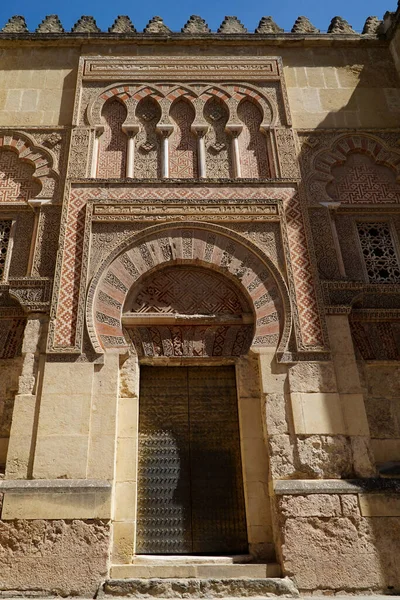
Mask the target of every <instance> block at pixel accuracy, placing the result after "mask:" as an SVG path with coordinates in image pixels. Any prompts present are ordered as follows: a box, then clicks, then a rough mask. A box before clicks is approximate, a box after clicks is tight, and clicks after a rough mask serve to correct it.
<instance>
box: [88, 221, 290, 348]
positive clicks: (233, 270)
mask: <svg viewBox="0 0 400 600" xmlns="http://www.w3.org/2000/svg"><path fill="white" fill-rule="evenodd" d="M173 266H174V267H175V268H178V266H181V267H182V268H183V267H185V269H186V270H182V271H180V272H179V274H180V276H182V275H185V276H187V277H189V275H190V276H191V277H192V279H195V278H196V275H199V274H200V271H199V270H197V271H196V269H201V270H202V273H203V274H204V272H206V271H207V272H209V273H210V275H207V277H208V278H209V279H208V285H209V286H211V287H212V286H213V287H214V290H216V288H217V287H218V286H219V285H220V286H225V291H226V293H228V290H229V291H230V293H231V294H232V297H233V296H235V299H236V302H237V303H238V305H239V304H240V305H241V309H240V310H241V313H242V314H246V315H247V316H246V317H245V321H246V319H247V322H243V320H242V321H241V322H240V323H237V324H236V323H233V321H232V317H234V316H238V315H232V314H231V315H228V313H225V314H224V315H223V318H226V317H227V316H229V318H230V321H231V322H228V323H227V324H225V325H224V327H225V329H224V330H223V331H224V332H225V334H226V333H227V332H228V330H229V332H230V333H229V336H228V338H230V336H233V335H234V334H233V332H235V333H236V334H238V335H239V332H240V336H239V337H241V335H242V334H244V332H245V331H246V336H249V337H248V338H247V337H246V338H245V339H244V340H243V341H242V344H241V348H242V350H244V348H245V347H247V349H248V347H250V345H252V346H256V347H271V348H277V347H278V346H279V349H280V350H281V351H283V350H284V349H285V347H286V344H287V341H288V339H289V335H290V326H291V311H290V300H289V295H288V292H287V289H286V285H285V283H284V280H283V277H282V276H281V274H280V273H279V271H278V270H277V269H276V267H275V266H274V265H273V264H272V262H271V261H270V259H269V258H268V257H267V256H260V252H259V250H258V249H256V248H255V247H253V246H252V244H250V243H249V242H248V241H246V240H243V239H242V238H241V237H240V236H237V235H236V234H234V233H232V232H230V231H229V230H227V229H225V228H224V227H219V226H215V225H209V224H206V223H204V224H199V223H195V224H188V225H186V226H182V225H172V226H171V225H169V224H168V225H167V224H165V225H163V226H155V227H152V228H149V229H147V230H146V233H144V234H143V235H142V236H140V237H137V236H136V237H134V238H131V239H130V240H128V241H126V242H124V243H123V244H122V245H121V246H119V247H118V248H116V249H115V250H114V251H113V252H112V253H111V255H110V256H109V258H108V261H106V263H105V264H103V266H102V268H101V269H100V270H99V271H98V273H97V274H96V275H95V277H94V278H93V281H92V283H91V286H90V288H89V292H88V299H87V326H88V331H89V335H90V338H91V341H92V344H93V347H94V348H95V350H96V351H98V352H104V351H107V350H111V349H120V350H123V349H124V348H126V347H127V340H126V337H125V335H124V331H123V315H124V312H125V313H126V311H128V312H129V308H127V307H128V306H129V303H130V302H132V300H131V298H132V293H135V292H134V291H133V292H131V291H130V290H135V289H136V288H135V286H138V285H139V286H140V285H142V282H143V281H145V282H146V281H147V282H148V281H150V280H149V279H148V277H150V276H151V274H152V273H156V274H157V272H158V271H159V270H160V269H165V268H167V267H170V268H172V267H173ZM165 273H167V271H164V274H165ZM177 273H178V271H177ZM211 273H212V274H211ZM156 277H158V278H160V277H162V275H161V274H160V275H158V276H157V275H156ZM204 281H205V280H204V278H203V285H205V283H204ZM182 285H183V282H182ZM200 304H201V303H200ZM222 320H223V319H222ZM220 325H221V327H222V326H223V323H222V322H221V323H220ZM243 327H245V329H243ZM249 327H251V333H250V331H249ZM232 328H233V329H232ZM238 328H239V329H238ZM221 331H222V330H221ZM235 339H236V338H235ZM203 342H204V343H205V339H204V340H203ZM204 343H203V346H202V347H203V350H204V351H205V346H204ZM226 343H227V344H228V346H229V347H230V350H229V351H228V350H225V351H226V352H228V354H231V353H232V352H233V346H234V345H235V342H232V344H230V343H228V342H226ZM210 344H211V342H210ZM140 345H141V344H140ZM200 345H201V344H200ZM223 346H224V344H223ZM228 346H225V348H227V347H228ZM237 347H238V346H236V348H237ZM242 350H241V351H240V353H242ZM153 351H154V346H153ZM223 352H224V351H223ZM211 355H212V354H211Z"/></svg>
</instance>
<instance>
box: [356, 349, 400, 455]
mask: <svg viewBox="0 0 400 600" xmlns="http://www.w3.org/2000/svg"><path fill="white" fill-rule="evenodd" d="M358 367H359V371H360V379H361V382H362V386H363V393H364V401H365V407H366V411H367V417H368V423H369V428H370V431H371V440H372V441H371V444H372V448H373V451H374V456H375V461H376V463H377V464H378V465H379V464H382V463H385V462H388V461H398V460H399V459H400V366H399V364H398V363H396V362H393V363H392V364H390V363H386V364H383V363H380V362H375V363H374V362H369V363H366V362H364V361H359V362H358Z"/></svg>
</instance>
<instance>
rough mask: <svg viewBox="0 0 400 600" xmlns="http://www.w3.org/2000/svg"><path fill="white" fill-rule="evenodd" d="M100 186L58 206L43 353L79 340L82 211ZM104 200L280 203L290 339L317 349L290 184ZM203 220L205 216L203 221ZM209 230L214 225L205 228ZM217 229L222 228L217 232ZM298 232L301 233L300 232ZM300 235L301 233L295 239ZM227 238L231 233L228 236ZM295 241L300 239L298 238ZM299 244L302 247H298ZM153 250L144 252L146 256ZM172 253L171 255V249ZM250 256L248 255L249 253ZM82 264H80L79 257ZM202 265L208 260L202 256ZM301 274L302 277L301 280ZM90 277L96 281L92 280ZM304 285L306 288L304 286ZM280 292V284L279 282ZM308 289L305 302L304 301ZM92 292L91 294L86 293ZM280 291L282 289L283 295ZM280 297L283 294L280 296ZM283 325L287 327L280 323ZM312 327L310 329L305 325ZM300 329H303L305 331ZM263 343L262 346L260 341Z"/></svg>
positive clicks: (168, 190)
mask: <svg viewBox="0 0 400 600" xmlns="http://www.w3.org/2000/svg"><path fill="white" fill-rule="evenodd" d="M103 193H104V192H103V189H102V188H101V187H93V186H90V187H85V186H81V187H78V186H76V187H73V188H72V191H71V195H70V197H69V201H68V203H66V204H65V207H64V215H63V225H62V229H61V231H62V245H63V253H62V255H61V256H60V263H59V265H58V267H57V273H58V275H57V277H56V280H55V289H54V296H53V298H54V304H53V307H52V319H51V323H50V337H49V351H50V352H60V351H62V352H76V351H78V352H80V349H81V340H82V332H83V322H84V317H83V315H84V303H83V298H84V296H83V295H82V294H81V290H82V291H83V286H85V285H86V268H87V267H86V262H87V258H86V257H87V252H88V246H84V241H85V240H86V237H85V235H84V233H85V231H84V230H85V207H86V202H87V201H88V200H89V199H91V200H95V199H101V198H102V197H103ZM107 198H108V200H109V201H111V202H118V201H120V200H122V199H124V200H129V201H131V202H132V203H133V204H135V205H136V206H138V203H140V202H149V201H154V202H161V203H163V202H168V201H169V200H174V201H176V199H177V198H179V201H180V202H182V203H185V202H186V203H188V204H190V205H191V206H192V207H193V206H195V205H196V203H199V202H206V203H214V202H216V201H219V200H223V201H224V202H229V201H231V202H237V201H238V200H239V199H246V200H252V199H254V200H258V199H263V198H266V199H269V200H271V199H280V200H283V203H284V209H285V213H286V215H285V216H286V231H287V235H288V238H289V239H292V240H294V241H295V243H294V244H293V245H291V246H290V248H289V252H290V264H288V268H289V282H290V286H291V290H292V293H293V295H295V297H296V302H295V303H294V305H293V309H294V315H296V313H298V316H299V320H298V321H297V320H296V321H295V325H296V338H297V341H298V344H299V348H300V347H301V349H302V350H303V351H313V352H314V351H315V350H321V349H323V348H324V346H322V347H321V339H322V338H323V332H322V324H321V322H320V314H319V305H318V303H317V301H316V298H317V291H316V288H315V284H314V283H313V281H312V278H311V277H310V276H309V274H310V273H311V271H312V267H311V259H310V256H309V252H308V247H307V244H306V243H304V242H302V239H303V237H304V238H305V233H304V222H303V217H302V213H301V207H300V204H299V197H298V196H297V195H296V196H293V186H288V187H287V186H275V187H270V186H267V187H265V186H251V187H248V188H246V189H242V188H241V187H240V186H236V185H230V186H224V185H219V186H212V185H208V186H205V185H198V186H194V187H192V186H177V185H164V186H162V187H159V186H157V187H156V188H154V187H153V186H151V185H150V184H149V185H144V186H141V187H134V188H133V187H132V186H126V185H122V186H117V185H115V186H111V187H110V188H109V189H108V192H107ZM182 211H183V212H182V214H184V204H182ZM204 220H205V221H206V220H207V217H205V218H204ZM198 227H199V228H203V227H209V226H208V225H206V223H204V224H201V223H200V222H199V223H198ZM210 227H211V229H214V228H215V227H216V226H214V225H213V226H210ZM222 230H223V228H222ZM301 232H303V233H301ZM300 233H301V235H300ZM230 235H232V236H233V237H235V235H234V234H233V233H231V234H230ZM299 238H300V239H299ZM300 242H302V243H300ZM177 244H178V249H179V248H180V247H181V241H180V240H179V239H178V240H177ZM151 252H153V250H152V249H151V248H150V253H151ZM173 252H176V250H175V249H173ZM250 254H252V251H251V252H250ZM83 256H84V257H85V262H82V257H83ZM207 261H209V259H208V258H207ZM291 272H293V281H292V280H291V279H290V277H291V275H290V273H291ZM303 274H304V275H305V277H304V276H303ZM95 279H96V278H95ZM305 281H307V282H308V285H305ZM282 286H283V287H282V290H285V285H284V284H283V282H282ZM308 290H309V295H310V299H308V298H307V291H308ZM90 293H92V292H90ZM285 294H286V291H284V295H285ZM285 298H286V296H285ZM290 311H291V308H290V306H288V305H286V301H285V312H286V314H287V315H288V314H291V313H290ZM285 323H286V325H285V327H289V328H290V326H291V323H290V320H289V322H285ZM310 323H312V324H313V325H312V330H313V331H314V333H313V332H312V331H310V329H309V324H310ZM306 329H308V331H307V333H306ZM286 334H287V331H286V329H285V332H284V335H283V339H284V340H285V339H286ZM262 343H263V342H262Z"/></svg>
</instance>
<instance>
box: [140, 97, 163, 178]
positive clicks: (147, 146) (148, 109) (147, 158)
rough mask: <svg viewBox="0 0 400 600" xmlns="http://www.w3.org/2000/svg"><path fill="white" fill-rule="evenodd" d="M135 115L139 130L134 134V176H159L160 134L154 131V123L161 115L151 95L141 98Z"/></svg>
mask: <svg viewBox="0 0 400 600" xmlns="http://www.w3.org/2000/svg"><path fill="white" fill-rule="evenodd" d="M136 117H137V119H138V121H139V123H140V130H139V132H138V134H137V135H136V136H135V177H138V178H141V179H154V178H157V177H161V173H160V167H161V161H160V154H161V152H160V149H161V145H160V136H159V135H158V134H157V132H156V125H157V123H158V121H159V120H160V117H161V109H160V106H159V104H158V103H157V102H156V101H155V100H154V99H153V98H152V97H151V96H147V97H146V98H143V100H141V101H140V102H139V104H138V106H137V109H136Z"/></svg>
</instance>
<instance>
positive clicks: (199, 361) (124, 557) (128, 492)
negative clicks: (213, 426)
mask: <svg viewBox="0 0 400 600" xmlns="http://www.w3.org/2000/svg"><path fill="white" fill-rule="evenodd" d="M228 364H229V365H234V367H235V373H236V389H237V398H238V416H239V431H240V448H241V458H242V470H243V487H244V497H245V510H246V522H247V536H248V546H249V553H250V554H252V555H253V556H254V557H257V558H263V559H266V560H272V559H273V558H274V543H273V533H272V514H271V508H270V499H269V492H268V472H269V468H268V456H267V447H266V444H265V439H264V433H263V418H262V398H261V379H260V372H259V361H258V356H257V354H255V353H253V352H252V351H250V352H249V353H248V354H247V355H246V356H244V357H240V358H237V359H230V358H223V359H221V358H219V357H218V358H191V357H190V358H185V357H182V358H176V359H174V358H171V359H166V358H164V357H161V358H154V359H141V360H140V361H139V359H138V357H137V356H136V355H135V353H133V352H131V353H130V354H129V355H125V356H124V357H123V358H122V357H121V361H120V386H119V398H118V417H117V452H116V470H115V482H114V485H115V490H114V507H113V520H112V528H113V546H112V555H111V563H112V564H113V565H118V564H120V565H121V564H131V563H132V561H133V560H134V557H135V544H136V511H137V459H138V444H137V442H138V424H139V405H140V389H139V386H140V366H141V365H154V366H171V368H174V367H179V366H196V367H201V366H221V365H228ZM132 457H134V460H132Z"/></svg>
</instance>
